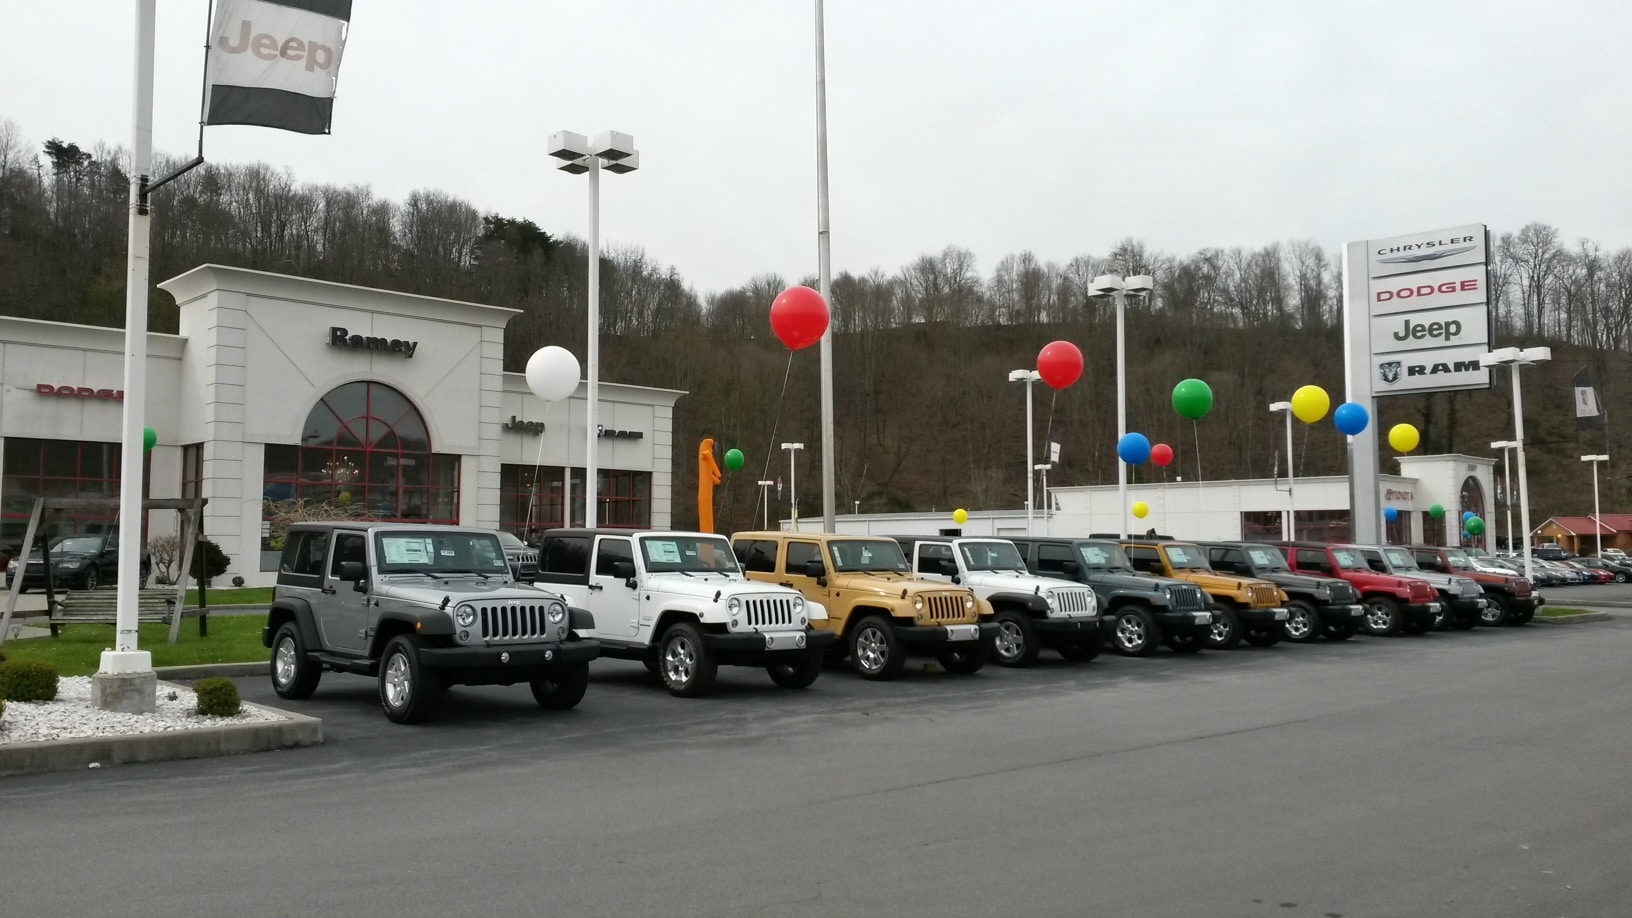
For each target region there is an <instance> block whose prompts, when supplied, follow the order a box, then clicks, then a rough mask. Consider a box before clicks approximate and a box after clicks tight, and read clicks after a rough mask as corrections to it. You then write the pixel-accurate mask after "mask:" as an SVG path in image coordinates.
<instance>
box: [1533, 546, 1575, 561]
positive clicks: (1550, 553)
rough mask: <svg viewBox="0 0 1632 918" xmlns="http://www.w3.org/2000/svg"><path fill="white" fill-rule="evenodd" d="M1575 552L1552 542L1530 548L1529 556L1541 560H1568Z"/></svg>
mask: <svg viewBox="0 0 1632 918" xmlns="http://www.w3.org/2000/svg"><path fill="white" fill-rule="evenodd" d="M1575 556H1576V555H1575V552H1573V551H1567V550H1565V549H1563V548H1560V547H1558V546H1557V545H1554V544H1550V543H1549V544H1544V545H1537V546H1536V547H1535V548H1532V549H1530V557H1532V558H1540V559H1542V560H1543V561H1568V560H1569V559H1571V558H1574V557H1575Z"/></svg>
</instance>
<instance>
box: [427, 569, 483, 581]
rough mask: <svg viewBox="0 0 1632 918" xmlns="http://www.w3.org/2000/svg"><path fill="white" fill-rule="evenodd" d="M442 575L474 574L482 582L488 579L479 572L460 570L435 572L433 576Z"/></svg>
mask: <svg viewBox="0 0 1632 918" xmlns="http://www.w3.org/2000/svg"><path fill="white" fill-rule="evenodd" d="M444 574H475V575H476V576H478V577H480V578H482V579H483V580H487V579H488V575H487V574H484V573H482V572H481V571H470V570H462V569H461V570H446V571H437V572H436V573H435V574H434V575H433V576H438V577H440V576H442V575H444Z"/></svg>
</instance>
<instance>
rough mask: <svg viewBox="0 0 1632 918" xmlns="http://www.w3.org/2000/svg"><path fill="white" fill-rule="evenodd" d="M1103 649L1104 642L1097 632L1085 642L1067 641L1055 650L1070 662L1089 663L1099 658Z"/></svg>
mask: <svg viewBox="0 0 1632 918" xmlns="http://www.w3.org/2000/svg"><path fill="white" fill-rule="evenodd" d="M1103 647H1104V642H1103V641H1101V640H1100V637H1099V634H1098V632H1095V633H1094V634H1091V635H1089V636H1088V637H1086V638H1084V639H1083V640H1080V641H1066V642H1065V643H1063V644H1059V645H1057V646H1056V647H1055V648H1054V649H1055V650H1056V651H1058V652H1059V654H1060V656H1061V657H1064V658H1065V659H1067V660H1070V661H1071V662H1072V663H1087V662H1088V661H1089V660H1092V659H1094V658H1095V657H1097V656H1099V651H1100V649H1101V648H1103Z"/></svg>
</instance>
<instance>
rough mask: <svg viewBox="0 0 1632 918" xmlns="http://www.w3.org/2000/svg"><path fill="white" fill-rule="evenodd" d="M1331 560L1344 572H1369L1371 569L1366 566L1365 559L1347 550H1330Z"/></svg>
mask: <svg viewBox="0 0 1632 918" xmlns="http://www.w3.org/2000/svg"><path fill="white" fill-rule="evenodd" d="M1332 560H1333V561H1336V562H1337V566H1338V567H1339V568H1340V569H1342V570H1345V571H1369V570H1371V568H1370V567H1369V566H1368V565H1367V564H1366V561H1365V559H1364V558H1362V557H1360V553H1359V552H1357V551H1350V550H1349V549H1347V548H1334V549H1332Z"/></svg>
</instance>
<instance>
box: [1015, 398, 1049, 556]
mask: <svg viewBox="0 0 1632 918" xmlns="http://www.w3.org/2000/svg"><path fill="white" fill-rule="evenodd" d="M1042 378H1043V374H1041V373H1039V372H1037V371H1036V370H1010V371H1009V382H1023V383H1025V384H1026V535H1028V536H1029V535H1031V534H1032V533H1031V508H1032V507H1033V506H1034V504H1035V503H1036V501H1035V499H1034V498H1035V494H1034V492H1033V491H1032V488H1031V482H1032V478H1033V477H1034V473H1033V470H1032V467H1031V465H1032V455H1033V454H1032V445H1031V430H1032V427H1033V424H1032V419H1031V384H1032V383H1034V382H1036V381H1037V380H1039V379H1042Z"/></svg>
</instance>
